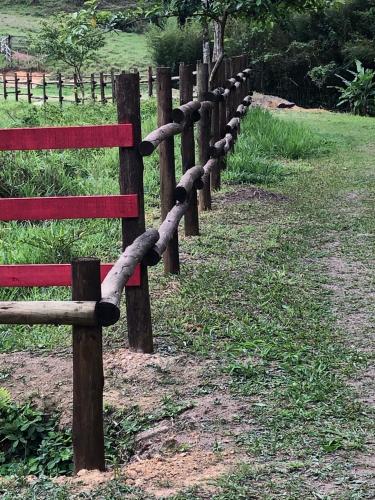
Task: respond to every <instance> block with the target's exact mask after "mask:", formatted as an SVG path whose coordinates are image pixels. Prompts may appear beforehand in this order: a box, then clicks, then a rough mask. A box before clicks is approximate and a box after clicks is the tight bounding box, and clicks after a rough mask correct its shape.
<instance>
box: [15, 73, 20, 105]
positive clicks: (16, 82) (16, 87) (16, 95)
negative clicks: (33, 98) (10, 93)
mask: <svg viewBox="0 0 375 500" xmlns="http://www.w3.org/2000/svg"><path fill="white" fill-rule="evenodd" d="M18 94H19V90H18V76H17V73H14V96H15V99H16V101H18Z"/></svg>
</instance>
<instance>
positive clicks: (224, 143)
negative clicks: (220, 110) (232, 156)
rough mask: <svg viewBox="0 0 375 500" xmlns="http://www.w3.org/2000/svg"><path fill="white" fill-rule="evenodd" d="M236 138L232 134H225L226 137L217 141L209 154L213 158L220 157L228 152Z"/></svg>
mask: <svg viewBox="0 0 375 500" xmlns="http://www.w3.org/2000/svg"><path fill="white" fill-rule="evenodd" d="M233 140H234V138H233V135H232V134H229V133H227V134H225V137H223V138H222V139H220V141H217V142H215V144H214V145H212V146H210V148H209V154H210V156H211V157H212V158H220V156H224V155H226V154H227V153H228V151H229V150H230V148H231V145H232V142H233Z"/></svg>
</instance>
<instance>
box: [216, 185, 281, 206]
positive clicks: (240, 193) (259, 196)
mask: <svg viewBox="0 0 375 500" xmlns="http://www.w3.org/2000/svg"><path fill="white" fill-rule="evenodd" d="M254 199H255V200H264V201H286V200H287V199H288V198H287V197H286V196H284V195H282V194H280V193H274V192H272V191H267V190H265V189H262V188H258V187H252V186H246V187H243V188H238V189H236V190H235V191H229V192H227V193H224V194H221V195H218V196H217V197H216V198H215V204H217V203H220V204H221V203H223V202H224V203H243V202H246V201H250V200H254Z"/></svg>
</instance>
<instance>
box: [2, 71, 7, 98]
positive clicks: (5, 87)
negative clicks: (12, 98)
mask: <svg viewBox="0 0 375 500" xmlns="http://www.w3.org/2000/svg"><path fill="white" fill-rule="evenodd" d="M7 82H8V81H7V78H6V73H5V71H4V72H3V94H4V100H5V101H6V100H7V97H8V92H7Z"/></svg>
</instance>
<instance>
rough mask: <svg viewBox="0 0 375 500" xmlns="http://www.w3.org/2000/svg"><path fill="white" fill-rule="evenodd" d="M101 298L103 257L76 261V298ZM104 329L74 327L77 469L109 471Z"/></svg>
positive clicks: (74, 276)
mask: <svg viewBox="0 0 375 500" xmlns="http://www.w3.org/2000/svg"><path fill="white" fill-rule="evenodd" d="M100 299H101V282H100V261H99V259H90V258H83V259H76V260H74V261H73V262H72V300H92V301H98V300H100ZM103 385H104V375H103V353H102V328H101V327H99V326H77V325H75V326H73V452H74V472H75V473H77V472H78V471H80V470H81V469H89V470H92V469H99V470H101V471H104V470H105V462H104V431H103Z"/></svg>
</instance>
